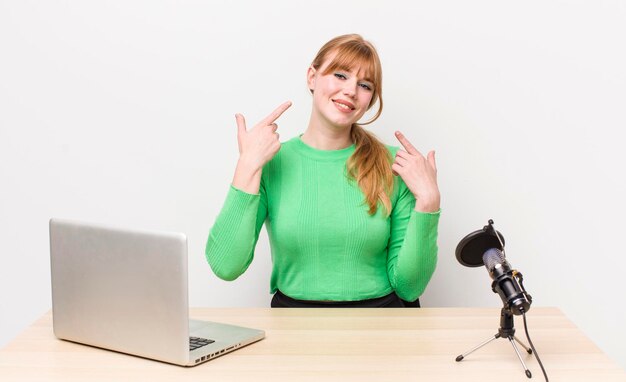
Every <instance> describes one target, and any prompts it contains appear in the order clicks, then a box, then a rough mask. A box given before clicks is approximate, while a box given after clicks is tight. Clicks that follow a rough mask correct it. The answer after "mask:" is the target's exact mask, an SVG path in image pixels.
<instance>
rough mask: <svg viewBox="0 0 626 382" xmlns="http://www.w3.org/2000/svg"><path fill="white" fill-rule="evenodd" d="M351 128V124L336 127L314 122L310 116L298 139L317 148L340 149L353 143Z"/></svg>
mask: <svg viewBox="0 0 626 382" xmlns="http://www.w3.org/2000/svg"><path fill="white" fill-rule="evenodd" d="M351 130H352V128H351V126H345V127H337V126H327V125H326V124H323V123H316V121H315V120H314V118H313V116H311V120H310V121H309V127H307V129H306V131H305V132H304V134H302V137H300V139H302V142H304V143H306V144H307V145H308V146H311V147H313V148H315V149H318V150H341V149H345V148H346V147H349V146H350V145H352V143H354V142H352V138H351V137H350V131H351Z"/></svg>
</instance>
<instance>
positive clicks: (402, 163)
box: [394, 157, 409, 167]
mask: <svg viewBox="0 0 626 382" xmlns="http://www.w3.org/2000/svg"><path fill="white" fill-rule="evenodd" d="M394 163H397V164H399V165H400V166H402V167H405V166H406V165H407V164H408V163H409V161H408V160H407V159H406V158H402V157H396V160H395V162H394Z"/></svg>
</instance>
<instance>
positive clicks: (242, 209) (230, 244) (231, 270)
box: [205, 184, 267, 281]
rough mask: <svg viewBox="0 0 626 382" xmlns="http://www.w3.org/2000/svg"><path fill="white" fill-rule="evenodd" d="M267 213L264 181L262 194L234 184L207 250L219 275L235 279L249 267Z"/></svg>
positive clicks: (215, 225)
mask: <svg viewBox="0 0 626 382" xmlns="http://www.w3.org/2000/svg"><path fill="white" fill-rule="evenodd" d="M266 215H267V202H266V197H265V192H264V187H263V184H262V185H261V189H260V194H259V195H255V194H248V193H246V192H244V191H241V190H239V189H237V188H235V187H233V186H231V187H230V190H229V191H228V195H227V196H226V201H225V202H224V205H223V207H222V210H221V211H220V214H219V215H218V217H217V219H216V220H215V223H214V224H213V227H212V228H211V231H210V232H209V238H208V240H207V244H206V250H205V255H206V259H207V261H208V262H209V265H210V266H211V269H212V270H213V272H214V273H215V274H216V275H217V276H218V277H219V278H221V279H223V280H228V281H231V280H234V279H236V278H237V277H239V276H240V275H241V274H243V273H244V272H245V271H246V269H248V266H249V265H250V263H251V262H252V258H253V257H254V247H255V246H256V243H257V240H258V239H259V232H260V231H261V226H262V225H263V222H264V220H265V217H266Z"/></svg>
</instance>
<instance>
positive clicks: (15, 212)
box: [0, 0, 626, 368]
mask: <svg viewBox="0 0 626 382" xmlns="http://www.w3.org/2000/svg"><path fill="white" fill-rule="evenodd" d="M389 3H390V4H386V5H382V2H371V1H369V2H368V1H363V0H358V1H352V0H349V1H342V2H338V3H337V2H327V1H316V2H308V3H305V2H297V1H271V2H257V1H245V2H242V1H239V2H226V1H213V2H201V1H196V2H193V1H170V2H163V1H161V2H155V1H143V2H142V1H137V0H131V1H124V2H122V1H119V2H105V1H99V2H95V1H89V2H84V1H49V2H43V1H41V2H33V1H17V0H16V1H7V0H0V176H1V178H0V179H1V184H0V256H1V257H0V310H1V311H0V346H2V345H4V344H6V343H7V342H8V341H10V339H11V338H13V337H14V336H16V335H17V334H18V333H19V332H20V330H22V329H23V328H25V327H26V326H28V325H29V324H30V323H31V322H32V321H33V320H35V319H36V318H37V317H39V316H40V315H41V314H42V313H44V312H45V311H47V310H48V309H50V307H51V301H50V276H49V247H48V246H49V243H48V231H47V230H48V219H49V218H50V217H53V216H54V217H62V218H73V219H81V220H87V221H92V222H98V223H106V224H113V225H116V226H122V227H129V228H135V229H156V230H165V231H181V232H185V233H187V234H188V237H189V267H190V269H189V272H190V304H191V305H192V306H268V305H269V300H270V295H269V294H268V291H269V273H270V260H269V248H268V242H267V237H266V234H265V233H262V236H261V239H260V241H259V245H258V247H257V251H256V258H255V261H254V262H253V264H252V266H251V268H250V269H249V270H248V272H247V273H245V274H244V275H243V276H242V277H240V278H239V279H238V280H236V281H234V282H224V281H221V280H219V279H217V278H216V277H215V276H214V275H213V274H212V273H211V270H210V268H209V266H208V265H207V263H206V261H205V259H204V245H205V241H206V237H207V233H208V231H209V228H210V227H211V225H212V223H213V221H214V219H215V217H216V215H217V213H218V212H219V209H220V207H221V205H222V202H223V200H224V196H225V195H226V191H227V189H228V185H229V183H230V181H231V178H232V173H233V170H234V165H235V162H236V159H237V143H236V135H235V132H236V125H235V120H234V114H235V113H236V112H241V113H243V114H244V115H245V116H246V118H247V120H248V122H249V124H250V125H252V124H253V123H254V122H256V121H258V120H259V119H261V118H262V117H264V116H265V115H266V114H268V113H269V112H270V111H272V110H273V109H274V108H275V107H276V106H278V105H279V104H280V103H281V102H283V101H285V100H291V101H293V103H294V105H293V107H292V108H291V109H290V110H289V111H287V112H286V113H285V115H284V116H283V117H282V118H281V119H280V120H279V130H280V133H281V137H282V139H284V140H286V139H289V138H290V137H292V136H294V135H296V134H299V133H301V132H303V131H304V129H305V128H306V124H307V122H308V115H309V112H310V107H311V105H310V94H309V92H308V90H307V88H306V83H305V73H306V69H307V66H308V65H309V63H310V61H311V60H312V58H313V56H314V55H315V53H316V52H317V50H318V49H319V47H321V45H322V44H323V43H324V42H326V41H327V40H328V39H330V38H332V37H334V36H336V35H339V34H344V33H352V32H356V33H360V34H362V35H363V36H364V37H366V38H367V39H369V40H371V41H372V42H373V43H374V44H375V45H376V46H377V47H378V50H379V53H380V55H381V59H382V63H383V68H384V92H383V95H384V100H385V109H384V112H383V115H382V117H381V118H380V119H379V120H378V122H377V123H375V125H373V126H371V129H372V130H373V131H374V132H375V133H376V134H377V135H378V136H379V137H380V138H381V139H383V140H384V141H386V142H387V143H390V144H396V145H397V142H395V141H394V138H393V131H394V130H396V129H401V130H402V131H404V132H405V134H406V135H407V136H408V137H409V139H411V140H412V141H413V143H414V144H415V145H416V146H417V147H418V148H420V149H421V150H423V151H424V152H425V151H427V150H429V149H431V148H434V149H436V151H437V158H438V167H439V181H440V187H441V192H442V208H443V214H442V217H441V222H440V235H439V246H440V251H439V263H438V268H437V271H436V273H435V275H434V278H433V280H432V282H431V283H430V285H429V287H428V289H427V291H426V293H425V294H424V295H423V296H422V303H423V305H425V306H470V307H471V306H493V307H497V306H500V305H501V302H500V299H499V298H498V297H497V296H496V295H494V294H493V293H492V292H491V290H490V281H491V280H490V279H489V277H488V275H487V272H486V271H485V270H484V269H483V268H466V267H463V266H461V265H460V264H459V263H457V261H456V259H455V256H454V251H455V248H456V245H457V243H458V242H459V240H460V239H461V238H463V237H464V236H465V235H466V234H468V233H470V232H472V231H474V230H476V229H479V228H481V227H482V226H483V225H484V224H485V223H486V221H487V219H489V218H492V219H494V220H495V222H496V227H497V228H498V230H500V231H501V232H502V233H503V234H504V236H505V238H506V242H507V253H508V258H509V261H510V262H511V264H512V265H513V266H514V267H516V268H517V269H519V270H520V271H522V272H523V274H524V276H525V283H526V287H527V289H528V291H529V292H530V293H531V294H532V295H533V297H534V303H533V307H535V306H557V307H559V308H560V309H562V310H563V311H564V312H565V314H566V315H567V316H568V317H569V318H570V319H571V320H572V321H573V322H574V323H575V324H576V325H577V326H579V327H580V328H581V329H582V330H583V331H584V332H585V333H586V334H587V335H588V336H589V337H590V338H591V339H592V340H593V341H594V342H595V343H596V344H598V345H599V346H600V347H601V348H602V349H603V350H604V351H605V352H606V353H608V354H609V356H611V357H612V358H613V359H615V360H616V361H617V362H618V363H619V364H620V365H621V366H622V367H626V354H625V351H624V343H626V330H624V327H623V323H624V322H626V314H625V308H624V304H623V298H624V284H623V281H622V277H623V276H622V274H621V272H622V271H623V268H622V266H623V264H624V261H623V257H624V255H625V254H624V250H623V245H622V243H621V239H622V238H623V236H624V223H623V219H624V215H625V214H626V208H625V202H624V196H625V195H626V187H625V176H624V163H626V155H625V154H624V152H623V141H624V140H623V132H622V130H623V129H624V128H625V127H626V115H625V106H626V74H625V73H626V70H625V68H626V53H625V47H626V41H625V40H626V38H625V36H626V5H625V4H624V3H623V2H620V1H598V0H593V1H592V0H588V1H557V0H541V1H525V2H519V1H502V0H497V1H496V0H494V1H486V0H478V1H471V2H470V1H463V0H448V1H436V2H435V1H432V2H389ZM497 325H498V317H494V332H495V329H497ZM520 325H521V324H520ZM520 325H518V326H520ZM529 325H530V330H531V335H532V332H533V330H532V326H533V325H532V310H531V312H530V314H529ZM520 327H521V326H520ZM540 333H541V332H540V331H536V332H535V336H540ZM479 340H483V339H482V338H481V339H478V338H477V343H478V341H479ZM472 345H473V344H472ZM458 350H459V352H461V351H464V350H466V349H458ZM539 352H541V350H540V349H539ZM455 355H456V354H451V357H453V356H455ZM451 359H452V358H451ZM547 367H548V368H549V365H547Z"/></svg>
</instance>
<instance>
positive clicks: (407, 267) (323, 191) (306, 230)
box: [206, 34, 440, 307]
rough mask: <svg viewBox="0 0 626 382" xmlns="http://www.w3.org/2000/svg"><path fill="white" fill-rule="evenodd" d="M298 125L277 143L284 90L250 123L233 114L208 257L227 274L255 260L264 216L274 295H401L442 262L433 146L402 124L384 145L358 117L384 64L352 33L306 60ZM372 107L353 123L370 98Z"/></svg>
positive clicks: (383, 302)
mask: <svg viewBox="0 0 626 382" xmlns="http://www.w3.org/2000/svg"><path fill="white" fill-rule="evenodd" d="M307 84H308V86H309V89H310V91H311V93H312V96H313V102H312V110H311V117H310V120H309V124H308V127H307V129H306V130H305V131H304V133H303V134H302V135H300V136H297V137H294V138H292V139H291V140H288V141H286V142H284V143H282V144H281V143H280V141H279V138H278V133H276V130H277V125H276V123H275V121H276V119H277V118H278V117H279V116H280V115H281V114H282V113H283V112H284V111H285V110H286V109H288V108H289V107H290V106H291V103H290V102H286V103H284V104H283V105H281V106H279V107H278V108H277V109H276V110H275V111H274V112H273V113H272V114H270V115H269V116H268V117H267V118H265V119H264V120H262V121H261V122H259V123H258V124H257V125H255V126H254V127H253V128H251V129H247V128H246V123H245V120H244V117H243V116H242V115H240V114H238V115H237V116H236V120H237V126H238V142H239V154H240V155H239V161H238V163H237V168H236V170H235V176H234V178H233V182H232V185H231V188H230V191H229V193H228V196H227V198H226V201H225V203H224V206H223V208H222V210H221V212H220V214H219V216H218V217H217V219H216V221H215V224H214V225H213V228H212V229H211V232H210V234H209V238H208V241H207V246H206V257H207V260H208V262H209V264H210V265H211V268H212V269H213V271H214V272H215V274H216V275H217V276H218V277H220V278H222V279H224V280H234V279H236V278H237V277H239V276H240V275H241V274H242V273H243V272H245V270H246V269H247V267H248V266H249V265H250V263H251V262H252V258H253V255H254V247H255V245H256V242H257V240H258V236H259V232H260V230H261V226H262V225H263V223H265V224H266V228H267V232H268V235H269V239H270V246H271V252H272V264H273V268H272V276H271V285H270V289H271V292H272V293H274V297H273V299H272V307H323V306H333V307H402V306H405V304H406V302H407V301H409V302H411V301H416V300H417V299H418V297H419V296H420V295H421V294H422V293H423V291H424V289H425V288H426V285H427V284H428V282H429V280H430V278H431V276H432V274H433V272H434V270H435V266H436V263H437V227H438V222H439V214H440V209H439V203H440V194H439V189H438V186H437V169H436V164H435V156H434V152H432V151H431V152H429V153H428V155H427V156H426V157H424V156H423V155H422V154H420V152H419V151H418V150H417V149H415V147H414V146H413V145H412V144H411V143H410V142H409V141H408V140H407V139H406V137H405V136H404V135H402V133H400V132H396V137H397V139H398V140H399V142H400V144H401V145H402V146H403V149H398V148H395V147H390V146H386V145H384V144H383V143H381V142H380V141H379V140H378V139H377V138H376V137H374V135H373V134H371V133H369V132H368V131H366V130H365V129H364V128H363V127H362V125H366V124H369V123H372V122H374V120H376V119H377V118H378V116H380V114H381V112H382V107H383V99H382V69H381V64H380V60H379V58H378V54H377V52H376V50H375V49H374V47H373V46H372V44H370V43H369V42H368V41H365V40H363V38H362V37H361V36H359V35H354V34H352V35H344V36H339V37H336V38H334V39H332V40H330V41H329V42H328V43H326V44H325V45H324V46H323V47H322V48H321V49H320V51H319V52H318V54H317V56H316V57H315V59H314V60H313V62H312V64H311V66H310V67H309V69H308V72H307ZM376 104H378V110H377V111H376V113H375V114H374V116H373V117H372V118H371V120H369V121H367V122H363V123H360V122H359V121H360V119H361V117H363V115H364V114H365V112H366V111H367V110H369V109H370V108H372V107H373V106H374V105H376Z"/></svg>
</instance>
